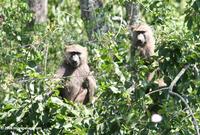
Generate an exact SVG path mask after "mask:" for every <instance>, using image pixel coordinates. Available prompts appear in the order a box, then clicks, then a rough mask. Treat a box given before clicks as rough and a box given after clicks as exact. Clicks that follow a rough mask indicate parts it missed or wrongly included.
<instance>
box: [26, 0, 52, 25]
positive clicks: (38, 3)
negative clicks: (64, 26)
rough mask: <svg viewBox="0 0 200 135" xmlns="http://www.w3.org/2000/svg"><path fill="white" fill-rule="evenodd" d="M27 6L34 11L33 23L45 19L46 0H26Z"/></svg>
mask: <svg viewBox="0 0 200 135" xmlns="http://www.w3.org/2000/svg"><path fill="white" fill-rule="evenodd" d="M28 4H29V7H30V9H31V11H33V13H34V18H33V23H43V22H46V20H47V12H48V7H47V6H48V0H28Z"/></svg>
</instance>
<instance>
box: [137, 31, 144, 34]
mask: <svg viewBox="0 0 200 135" xmlns="http://www.w3.org/2000/svg"><path fill="white" fill-rule="evenodd" d="M136 33H137V34H141V33H142V34H143V33H145V31H137V32H136Z"/></svg>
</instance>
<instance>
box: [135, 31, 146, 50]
mask: <svg viewBox="0 0 200 135" xmlns="http://www.w3.org/2000/svg"><path fill="white" fill-rule="evenodd" d="M136 39H137V41H136V42H137V43H136V44H137V45H138V46H140V47H144V46H145V44H146V36H145V31H136Z"/></svg>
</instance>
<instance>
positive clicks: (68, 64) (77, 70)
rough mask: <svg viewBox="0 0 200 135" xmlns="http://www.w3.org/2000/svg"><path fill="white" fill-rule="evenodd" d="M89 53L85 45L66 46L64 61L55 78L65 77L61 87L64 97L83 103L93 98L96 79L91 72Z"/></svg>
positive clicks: (61, 93)
mask: <svg viewBox="0 0 200 135" xmlns="http://www.w3.org/2000/svg"><path fill="white" fill-rule="evenodd" d="M87 55H88V54H87V48H85V47H82V46H80V45H77V44H75V45H69V46H66V48H65V58H64V62H63V64H62V65H61V66H60V68H59V69H58V70H57V73H56V75H55V78H62V77H63V78H64V87H63V88H61V89H60V95H61V97H62V98H66V99H68V100H71V101H74V102H79V103H83V104H86V103H88V102H89V101H91V100H92V97H93V95H94V91H95V89H96V81H95V78H94V77H93V75H92V73H91V72H90V68H89V66H88V60H87Z"/></svg>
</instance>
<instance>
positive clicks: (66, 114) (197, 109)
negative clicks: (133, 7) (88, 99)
mask: <svg viewBox="0 0 200 135" xmlns="http://www.w3.org/2000/svg"><path fill="white" fill-rule="evenodd" d="M137 3H139V4H140V7H141V14H142V18H141V21H144V20H146V22H147V23H148V24H150V25H152V27H153V28H154V32H155V36H156V56H154V57H153V58H152V59H151V60H148V61H147V60H145V59H142V58H141V57H139V55H138V54H136V56H135V57H134V59H133V58H131V59H130V51H129V48H130V45H131V42H130V40H129V39H130V38H129V30H128V28H127V23H126V19H125V9H124V1H123V0H110V1H109V0H105V1H104V8H103V10H102V11H97V14H98V13H99V12H102V14H103V15H104V19H105V20H104V22H106V25H107V27H108V28H109V30H108V32H106V33H98V34H96V35H95V36H96V37H95V38H96V40H94V41H89V40H88V38H87V34H86V30H85V28H84V23H83V21H82V19H81V15H80V6H79V2H78V0H62V1H61V0H60V1H56V0H49V5H48V10H49V12H48V22H47V23H45V24H36V25H34V27H29V23H30V21H31V19H32V16H33V15H32V13H31V12H30V10H29V7H28V5H27V3H26V1H25V0H21V1H19V0H12V1H9V0H1V1H0V15H2V16H3V17H2V20H3V21H2V22H1V20H0V102H1V103H0V108H1V109H0V134H22V133H23V134H63V133H64V134H77V135H80V134H108V135H109V134H141V135H147V134H150V135H152V134H163V135H166V134H170V135H171V134H176V135H180V134H181V135H189V134H191V135H193V134H196V128H195V127H194V124H193V123H194V122H193V121H194V120H193V119H192V117H191V113H190V112H189V110H188V108H187V105H189V107H190V109H191V110H192V112H193V115H194V118H195V120H196V121H197V124H196V126H198V125H199V126H200V124H199V123H200V115H199V114H200V98H199V96H200V75H199V74H200V72H199V68H200V2H199V0H189V1H185V0H166V1H163V0H138V1H137ZM116 18H120V20H121V21H120V20H118V19H116ZM69 43H79V44H81V45H83V46H86V47H87V48H88V51H89V64H90V67H91V68H92V70H93V71H94V74H95V78H96V80H97V84H98V88H97V91H96V97H97V100H96V101H95V102H94V103H91V104H88V105H86V106H85V105H80V104H76V103H72V102H70V101H63V100H62V99H61V98H60V97H59V96H58V95H59V92H58V90H57V87H59V85H60V83H59V82H55V81H52V76H53V74H54V73H55V71H56V69H57V68H58V66H59V64H60V63H61V62H62V60H63V48H64V46H65V45H66V44H69ZM186 65H189V67H188V68H187V69H186V71H185V73H184V74H183V75H182V76H181V77H180V79H179V80H178V82H177V83H176V84H175V87H174V91H175V92H176V93H178V94H179V95H181V96H182V97H183V98H184V100H185V101H186V103H187V105H186V104H184V102H182V100H181V99H180V98H179V97H177V96H174V95H169V92H168V89H166V90H163V91H159V92H157V93H154V94H148V93H147V92H146V91H147V89H152V90H156V89H158V86H157V85H156V83H154V82H153V81H152V82H151V83H149V82H147V81H146V76H147V74H148V73H149V72H152V71H153V70H155V69H156V68H157V67H159V68H160V70H159V73H158V74H156V76H155V77H154V78H153V80H157V79H158V78H161V77H163V78H164V80H165V82H166V84H167V86H170V84H171V82H172V81H173V80H174V78H175V77H176V76H177V74H178V73H179V72H180V71H181V70H182V69H183V68H184V67H185V66H186ZM50 90H52V91H55V93H54V94H53V95H52V96H51V97H47V96H46V93H47V91H50ZM155 98H157V99H158V100H159V103H160V106H161V107H160V109H159V114H160V115H161V116H162V118H163V119H162V121H161V122H159V123H153V122H152V121H151V115H152V114H151V111H149V108H150V107H151V106H152V104H153V99H155Z"/></svg>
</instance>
